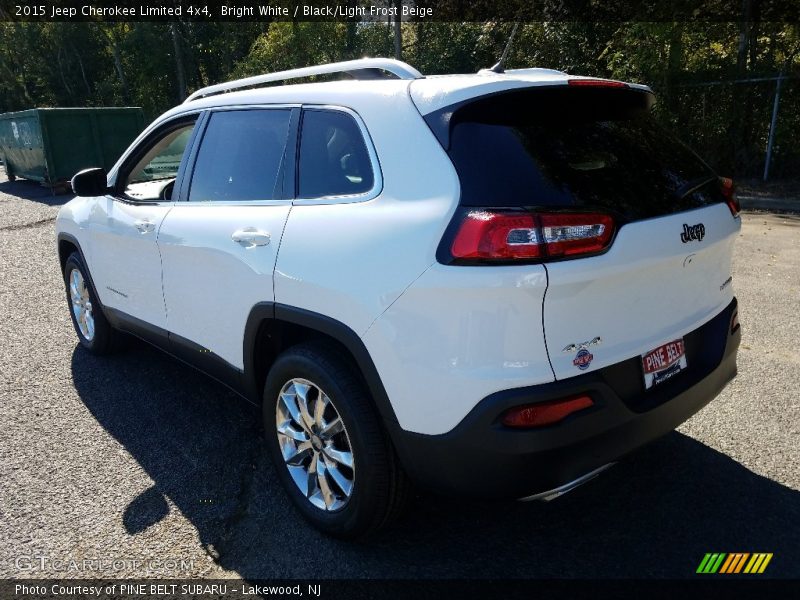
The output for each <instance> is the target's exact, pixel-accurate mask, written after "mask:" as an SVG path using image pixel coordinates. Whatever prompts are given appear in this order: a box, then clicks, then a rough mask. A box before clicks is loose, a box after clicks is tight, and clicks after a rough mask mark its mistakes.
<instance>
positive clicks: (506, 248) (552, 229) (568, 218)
mask: <svg viewBox="0 0 800 600" xmlns="http://www.w3.org/2000/svg"><path fill="white" fill-rule="evenodd" d="M613 235H614V220H613V219H612V218H611V217H610V216H609V215H605V214H601V213H527V212H513V211H496V210H471V211H469V212H468V213H467V214H466V215H465V216H464V217H463V219H462V221H461V223H460V225H459V227H458V230H457V231H456V234H455V237H454V238H453V243H452V244H451V246H450V253H451V255H452V258H453V259H455V260H457V261H458V262H460V263H464V262H472V261H475V262H481V261H518V260H544V259H555V258H573V257H577V256H582V255H589V254H597V253H598V252H602V251H603V250H605V249H606V248H607V247H608V245H609V244H610V243H611V238H612V237H613Z"/></svg>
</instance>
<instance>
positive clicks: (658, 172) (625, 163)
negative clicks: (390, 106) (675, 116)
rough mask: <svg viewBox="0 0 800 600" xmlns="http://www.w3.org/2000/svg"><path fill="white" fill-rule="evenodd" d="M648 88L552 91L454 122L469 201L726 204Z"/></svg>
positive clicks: (624, 209)
mask: <svg viewBox="0 0 800 600" xmlns="http://www.w3.org/2000/svg"><path fill="white" fill-rule="evenodd" d="M647 96H648V95H647V94H645V93H643V92H638V91H632V90H619V89H613V88H606V89H591V88H578V89H575V88H573V89H569V88H560V89H558V88H549V89H547V90H544V89H541V90H526V91H524V92H511V93H506V94H500V95H498V96H494V97H489V98H485V99H482V100H479V101H477V102H474V103H471V104H469V105H467V106H466V107H463V108H461V109H460V110H458V111H457V112H455V114H454V115H453V117H452V119H451V131H450V139H449V145H450V148H449V154H450V157H451V159H452V161H453V163H454V165H455V167H456V170H457V171H458V175H459V179H460V181H461V188H462V191H461V194H462V195H461V203H462V204H463V205H465V206H484V207H503V206H511V207H517V206H526V207H547V208H565V209H572V208H583V207H587V208H589V207H594V208H600V209H604V210H607V211H611V212H614V213H617V214H618V215H620V216H623V217H625V218H626V219H630V220H634V219H643V218H648V217H654V216H659V215H664V214H668V213H672V212H679V211H682V210H688V209H691V208H696V207H698V206H703V205H706V204H710V203H714V202H721V201H723V198H722V197H721V195H720V192H719V186H718V185H717V179H716V177H715V175H714V173H713V172H712V171H711V170H710V169H709V167H708V166H707V165H706V164H705V163H704V162H703V161H702V160H700V158H699V157H698V156H697V155H695V154H694V153H693V152H692V151H691V150H689V148H687V147H686V146H685V145H683V144H682V143H681V142H679V141H678V140H677V139H676V138H675V137H674V136H672V135H671V134H670V133H669V132H667V131H666V130H664V129H663V128H662V127H660V126H659V125H658V124H657V123H656V122H655V120H654V119H653V117H652V116H651V115H649V114H648V104H649V99H648V98H647Z"/></svg>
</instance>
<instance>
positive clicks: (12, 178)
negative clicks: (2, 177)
mask: <svg viewBox="0 0 800 600" xmlns="http://www.w3.org/2000/svg"><path fill="white" fill-rule="evenodd" d="M6 177H7V178H8V180H9V181H11V182H14V181H16V180H17V176H16V175H14V174H13V173H8V172H6Z"/></svg>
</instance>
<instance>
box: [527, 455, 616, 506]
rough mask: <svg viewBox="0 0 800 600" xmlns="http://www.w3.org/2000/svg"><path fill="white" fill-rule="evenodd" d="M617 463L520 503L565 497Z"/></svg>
mask: <svg viewBox="0 0 800 600" xmlns="http://www.w3.org/2000/svg"><path fill="white" fill-rule="evenodd" d="M615 464H617V463H615V462H610V463H608V464H605V465H603V466H602V467H598V468H596V469H595V470H594V471H590V472H588V473H586V475H581V476H580V477H578V478H577V479H575V480H573V481H570V482H569V483H565V484H564V485H560V486H558V487H557V488H553V489H552V490H547V491H546V492H539V493H538V494H534V495H533V496H526V497H524V498H520V499H519V501H520V502H531V501H532V500H542V501H543V502H550V500H555V499H556V498H558V497H559V496H563V495H564V494H566V493H567V492H571V491H572V490H574V489H575V488H576V487H579V486H582V485H583V484H584V483H587V482H589V481H591V480H592V479H594V478H595V477H597V476H598V475H600V473H602V472H603V471H605V470H606V469H610V468H611V467H613V466H614V465H615Z"/></svg>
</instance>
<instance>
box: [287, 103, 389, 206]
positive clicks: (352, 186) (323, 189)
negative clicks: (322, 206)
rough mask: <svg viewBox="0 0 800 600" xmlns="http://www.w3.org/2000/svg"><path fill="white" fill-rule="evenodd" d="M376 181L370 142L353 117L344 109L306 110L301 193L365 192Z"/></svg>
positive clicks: (310, 195)
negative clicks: (369, 148)
mask: <svg viewBox="0 0 800 600" xmlns="http://www.w3.org/2000/svg"><path fill="white" fill-rule="evenodd" d="M373 181H374V176H373V174H372V164H371V162H370V159H369V153H368V152H367V146H366V144H365V143H364V138H363V137H362V135H361V131H360V130H359V128H358V125H357V124H356V122H355V120H354V119H353V117H351V116H350V115H348V114H346V113H343V112H341V111H334V110H305V111H304V112H303V129H302V134H301V136H300V190H299V195H300V197H301V198H321V197H323V196H350V195H353V194H363V193H364V192H368V191H369V190H371V189H372V185H373Z"/></svg>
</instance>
